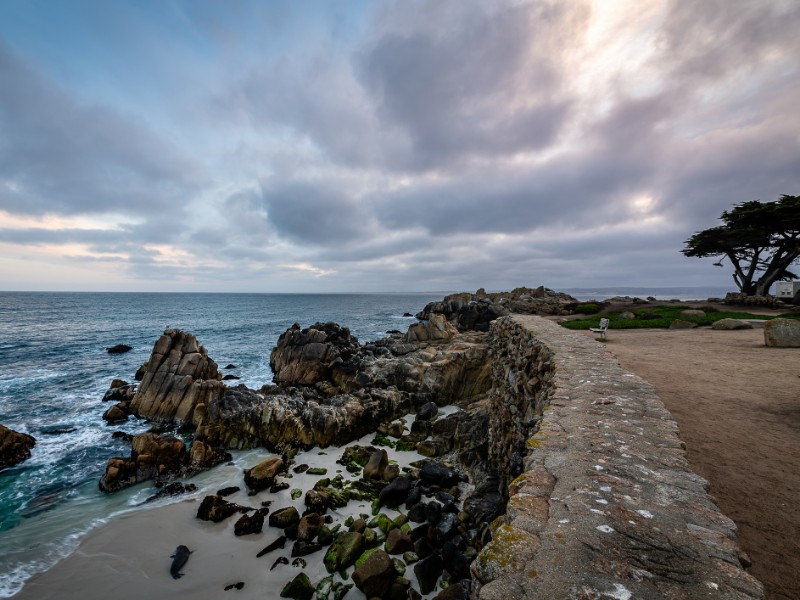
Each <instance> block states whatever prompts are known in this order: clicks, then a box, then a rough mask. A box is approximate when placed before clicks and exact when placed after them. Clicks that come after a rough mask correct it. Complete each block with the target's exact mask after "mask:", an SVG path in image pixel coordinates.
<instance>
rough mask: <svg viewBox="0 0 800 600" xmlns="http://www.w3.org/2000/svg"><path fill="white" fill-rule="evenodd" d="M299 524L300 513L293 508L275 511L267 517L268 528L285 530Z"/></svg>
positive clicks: (288, 507)
mask: <svg viewBox="0 0 800 600" xmlns="http://www.w3.org/2000/svg"><path fill="white" fill-rule="evenodd" d="M299 522H300V513H298V512H297V509H296V508H295V507H294V506H287V507H286V508H281V509H280V510H276V511H275V512H274V513H272V514H271V515H270V516H269V526H270V527H277V528H279V529H286V528H287V527H290V526H292V525H297V524H298V523H299Z"/></svg>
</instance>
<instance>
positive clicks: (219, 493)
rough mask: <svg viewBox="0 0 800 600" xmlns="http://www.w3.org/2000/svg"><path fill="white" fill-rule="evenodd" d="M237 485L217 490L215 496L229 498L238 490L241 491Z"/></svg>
mask: <svg viewBox="0 0 800 600" xmlns="http://www.w3.org/2000/svg"><path fill="white" fill-rule="evenodd" d="M241 489H242V488H240V487H239V486H238V485H231V486H228V487H224V488H222V489H219V490H217V496H222V497H223V498H225V497H227V496H230V495H231V494H235V493H236V492H238V491H239V490H241Z"/></svg>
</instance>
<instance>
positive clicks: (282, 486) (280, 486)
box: [269, 481, 292, 494]
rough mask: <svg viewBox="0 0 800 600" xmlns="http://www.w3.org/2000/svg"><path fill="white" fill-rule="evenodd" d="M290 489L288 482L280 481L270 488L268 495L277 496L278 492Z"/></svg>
mask: <svg viewBox="0 0 800 600" xmlns="http://www.w3.org/2000/svg"><path fill="white" fill-rule="evenodd" d="M290 487H292V486H291V485H290V484H289V482H288V481H281V482H280V483H276V484H275V485H272V486H270V488H269V493H270V494H277V493H278V492H282V491H283V490H288V489H289V488H290Z"/></svg>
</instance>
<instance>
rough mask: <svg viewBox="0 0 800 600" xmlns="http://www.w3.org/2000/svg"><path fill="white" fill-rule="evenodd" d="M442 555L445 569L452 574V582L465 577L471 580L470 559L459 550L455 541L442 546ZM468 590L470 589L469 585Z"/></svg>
mask: <svg viewBox="0 0 800 600" xmlns="http://www.w3.org/2000/svg"><path fill="white" fill-rule="evenodd" d="M441 556H442V566H443V567H444V570H445V571H447V572H448V573H449V574H450V583H455V582H457V581H461V580H464V579H466V580H469V577H470V574H469V564H470V561H469V560H468V559H467V558H466V557H465V556H464V555H463V554H461V553H460V552H459V551H458V546H456V545H455V544H454V543H453V542H446V543H445V544H444V546H442V553H441ZM467 583H469V582H467ZM467 591H469V588H468V587H467ZM454 597H460V596H454Z"/></svg>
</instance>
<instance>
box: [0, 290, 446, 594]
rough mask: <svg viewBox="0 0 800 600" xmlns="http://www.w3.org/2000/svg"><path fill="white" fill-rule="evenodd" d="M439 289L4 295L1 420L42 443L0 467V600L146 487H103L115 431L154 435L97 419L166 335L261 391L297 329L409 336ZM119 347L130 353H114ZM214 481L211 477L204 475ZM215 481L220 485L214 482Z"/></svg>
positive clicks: (137, 425) (121, 451)
mask: <svg viewBox="0 0 800 600" xmlns="http://www.w3.org/2000/svg"><path fill="white" fill-rule="evenodd" d="M442 296H443V294H441V293H437V294H324V295H322V294H320V295H315V294H191V293H182V294H173V293H55V292H54V293H47V292H41V293H36V292H32V293H27V292H25V293H23V292H11V293H9V292H4V293H0V423H2V424H3V425H5V426H6V427H10V428H11V429H14V430H17V431H21V432H24V433H28V434H30V435H32V436H34V437H35V438H36V440H37V441H36V446H35V448H34V449H33V455H32V457H31V458H30V459H28V460H27V461H25V462H23V463H21V464H19V465H17V466H16V467H13V468H10V469H6V470H5V471H2V472H0V598H2V597H9V596H12V595H13V594H15V593H16V592H17V591H19V589H21V587H22V585H23V584H24V582H25V581H26V580H27V579H28V578H29V577H31V576H32V575H34V574H35V573H38V572H41V571H43V570H46V569H48V568H49V567H51V566H52V565H53V564H55V563H56V562H57V561H58V560H60V559H61V558H63V557H64V556H66V555H67V554H69V552H71V551H72V550H73V549H74V548H75V547H76V546H77V544H78V542H79V540H80V538H81V537H82V536H83V535H85V534H86V533H87V532H88V531H90V530H91V529H92V528H94V527H96V526H98V525H100V524H102V523H104V522H107V521H108V520H109V519H111V518H113V516H114V515H116V514H119V513H120V512H123V511H128V510H136V509H137V508H136V506H137V505H138V504H139V503H140V502H141V501H142V500H144V499H145V498H146V497H147V496H148V495H149V494H150V493H152V491H153V490H152V487H151V486H150V485H149V484H143V485H141V486H136V487H135V488H133V489H131V490H127V491H123V492H119V493H117V494H113V495H106V494H103V493H101V492H100V491H99V490H98V488H97V482H98V480H99V478H100V476H101V475H102V473H103V471H104V469H105V464H106V462H107V461H108V459H109V458H111V457H113V456H127V455H128V454H129V452H130V449H129V445H128V444H126V443H124V442H120V441H117V440H114V439H112V437H111V433H112V431H118V430H121V431H126V432H128V433H140V432H143V431H146V430H147V429H148V425H147V424H145V423H144V422H143V421H139V420H136V419H133V418H131V419H130V421H128V422H127V423H126V424H124V425H121V426H120V425H114V426H108V425H107V424H106V423H105V422H104V421H103V420H102V419H101V415H102V414H103V412H104V411H105V410H106V408H108V406H109V404H108V403H103V402H102V397H103V393H104V392H105V391H106V390H107V389H108V387H109V384H110V383H111V380H112V379H114V378H122V379H126V380H128V381H133V374H134V373H135V372H136V369H137V368H138V367H139V365H141V364H142V363H143V362H144V361H145V360H147V358H148V357H149V355H150V351H151V349H152V347H153V344H154V343H155V341H156V340H157V339H158V337H159V336H160V335H161V333H162V332H163V331H164V329H166V328H180V329H184V330H186V331H189V332H191V333H193V334H195V335H196V336H197V338H198V339H199V340H200V342H201V343H202V344H203V345H204V346H205V347H206V349H207V350H208V353H209V356H210V357H211V358H213V359H214V360H215V361H216V362H217V364H218V365H219V366H220V367H224V366H226V365H228V364H234V365H236V369H233V370H230V371H226V373H233V374H235V375H237V376H238V377H240V378H241V380H240V381H237V382H235V383H244V384H246V385H248V386H250V387H254V388H258V387H261V386H262V385H263V384H265V383H270V382H271V381H272V372H271V370H270V368H269V353H270V351H271V350H272V348H273V347H274V346H275V343H276V342H277V340H278V336H279V335H280V334H281V333H283V332H284V331H285V330H286V329H287V328H288V327H290V326H291V325H292V324H293V323H299V324H300V325H301V326H303V327H307V326H309V325H311V324H313V323H315V322H317V321H321V322H326V321H336V322H338V323H339V324H341V325H343V326H346V327H349V328H350V330H351V332H352V333H353V335H355V336H356V337H357V338H358V339H359V341H362V342H364V341H368V340H374V339H378V338H381V337H383V336H384V335H385V334H386V332H387V331H388V330H392V329H398V330H401V331H405V330H406V329H407V328H408V325H410V324H411V323H413V322H415V319H414V318H413V317H407V316H403V315H404V314H405V313H410V314H416V313H417V312H419V311H420V310H421V309H422V308H423V307H424V306H425V304H427V303H428V302H430V301H433V300H439V299H441V298H442ZM118 343H122V344H127V345H129V346H132V347H133V350H131V351H130V352H128V353H126V354H108V353H107V352H106V348H107V347H109V346H113V345H115V344H118ZM206 477H208V476H206ZM212 484H213V481H212Z"/></svg>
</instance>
